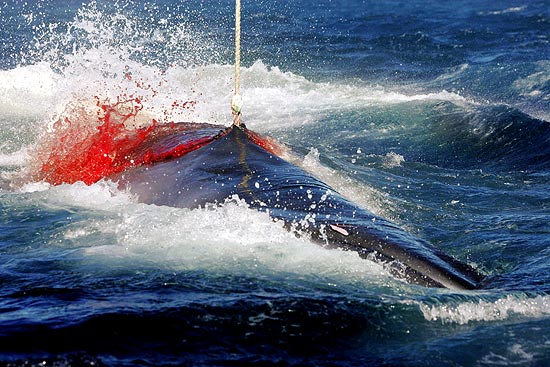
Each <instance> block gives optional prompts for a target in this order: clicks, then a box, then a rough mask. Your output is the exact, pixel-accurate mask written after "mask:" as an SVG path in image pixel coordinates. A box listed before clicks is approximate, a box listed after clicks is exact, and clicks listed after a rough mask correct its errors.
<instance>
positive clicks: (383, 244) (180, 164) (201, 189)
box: [109, 124, 482, 289]
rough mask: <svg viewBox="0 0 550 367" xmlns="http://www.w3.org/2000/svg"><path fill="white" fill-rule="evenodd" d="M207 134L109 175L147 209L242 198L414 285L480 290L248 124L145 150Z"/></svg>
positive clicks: (462, 267)
mask: <svg viewBox="0 0 550 367" xmlns="http://www.w3.org/2000/svg"><path fill="white" fill-rule="evenodd" d="M252 134H253V133H252ZM208 135H211V136H213V139H212V141H211V142H209V143H208V144H206V145H203V146H201V147H200V148H198V149H196V150H194V151H191V152H190V153H187V154H185V155H183V156H181V157H179V158H172V159H166V160H163V161H159V162H156V163H153V164H148V165H141V166H137V167H132V168H129V169H126V170H125V171H123V172H121V173H118V174H115V175H113V176H111V177H109V178H110V179H111V180H114V181H117V182H119V184H120V186H121V187H122V188H125V189H127V190H129V191H130V192H131V193H133V194H135V195H136V196H137V198H138V200H139V201H140V202H143V203H148V204H156V205H167V206H172V207H182V208H197V207H200V206H204V205H205V204H207V203H223V202H224V201H225V199H226V198H228V197H231V196H233V195H238V196H239V198H241V199H244V200H246V202H247V203H248V204H249V205H250V207H252V208H255V209H258V210H261V211H266V212H268V213H269V215H270V216H271V217H272V218H273V219H275V220H282V221H284V223H285V226H286V227H287V228H289V229H292V230H293V231H296V233H298V234H300V233H301V234H304V233H305V234H307V235H309V236H310V237H311V239H312V240H313V241H316V242H318V243H320V244H322V245H324V246H329V247H337V248H341V249H345V250H353V251H356V252H358V253H359V254H360V255H361V256H362V257H368V258H369V259H374V260H376V261H380V262H383V263H385V264H387V265H388V266H387V267H388V268H389V269H390V270H392V273H394V275H396V276H397V277H399V278H402V279H404V280H406V281H408V282H410V283H414V284H419V285H423V286H428V287H446V288H451V289H475V288H477V287H478V284H479V282H480V281H481V279H482V277H481V276H480V275H479V274H478V273H477V272H476V271H475V270H474V269H473V268H472V267H470V266H468V265H466V264H464V263H462V262H460V261H458V260H456V259H454V258H452V257H450V256H448V255H446V254H444V253H442V252H441V251H439V250H438V249H436V248H434V247H433V246H431V245H430V244H428V243H426V242H425V241H422V240H419V239H418V238H415V237H414V236H412V235H410V234H408V233H407V232H405V231H403V230H402V229H400V228H399V227H398V226H397V225H395V224H394V223H392V222H389V221H388V220H386V219H384V218H381V217H379V216H376V215H374V214H372V213H370V212H369V211H367V210H365V209H363V208H361V207H359V206H357V205H355V204H353V203H352V202H350V201H348V200H346V199H345V198H343V197H342V196H341V195H339V194H338V193H337V192H336V191H335V190H333V189H332V188H330V187H329V186H328V185H327V184H325V183H323V182H322V181H320V180H319V179H317V178H316V177H314V176H313V175H311V174H310V173H307V172H306V171H304V170H303V169H301V168H299V167H297V166H295V165H293V164H291V163H289V162H287V161H285V160H284V159H282V158H280V157H278V156H277V155H276V154H274V153H272V152H270V151H268V150H266V149H264V148H263V147H261V146H260V145H258V144H257V142H255V140H254V139H253V136H252V135H251V132H250V131H249V130H247V129H246V127H244V126H232V127H230V128H227V129H220V127H219V126H215V125H207V124H201V125H197V128H196V129H194V130H188V129H183V130H182V131H181V132H179V133H177V134H173V135H169V136H163V137H161V138H159V139H156V140H155V139H153V140H152V141H151V142H149V146H148V147H145V148H144V149H150V150H152V151H154V152H155V153H158V154H161V153H162V151H163V150H169V149H171V148H172V147H174V146H176V145H178V144H182V143H186V142H188V141H190V140H192V139H193V137H195V136H208Z"/></svg>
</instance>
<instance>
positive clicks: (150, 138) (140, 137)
mask: <svg viewBox="0 0 550 367" xmlns="http://www.w3.org/2000/svg"><path fill="white" fill-rule="evenodd" d="M94 99H95V102H96V103H95V108H86V107H84V105H83V104H81V105H79V106H77V107H72V108H67V109H68V111H67V112H66V113H64V114H63V116H62V117H60V118H59V119H58V120H57V121H56V122H55V123H54V124H53V129H52V131H50V132H48V133H47V134H46V135H45V136H43V137H42V140H41V142H40V143H39V144H38V146H37V148H36V154H33V157H34V158H33V159H35V162H34V164H33V165H32V166H33V167H34V168H33V169H32V174H31V175H32V178H33V179H34V180H43V181H46V182H49V183H51V184H53V185H59V184H63V183H68V184H70V183H74V182H77V181H82V182H84V183H86V184H88V185H89V184H92V183H94V182H97V181H99V180H100V179H102V178H103V177H106V176H109V175H111V174H114V173H117V172H121V171H123V170H125V169H126V168H128V167H130V166H137V165H142V164H151V163H154V162H157V161H160V160H164V159H169V158H174V157H178V156H181V155H184V154H186V153H188V152H190V151H193V150H195V149H198V148H200V147H201V146H203V145H204V144H207V143H209V142H210V141H212V140H213V139H214V138H215V136H216V134H215V133H213V134H211V135H205V134H198V135H197V134H195V135H193V136H191V137H190V139H188V140H184V141H180V142H179V144H176V145H174V146H170V147H164V149H159V148H158V147H156V148H153V146H152V145H153V144H152V143H153V142H154V141H155V140H157V139H159V138H162V137H165V136H167V135H170V134H175V133H177V132H181V131H185V130H187V131H190V130H193V129H197V128H198V127H199V126H201V124H191V123H186V124H185V123H177V124H176V123H173V122H171V123H159V122H158V121H157V120H156V119H154V118H147V117H145V118H141V119H138V114H140V112H141V110H142V108H143V107H142V104H141V101H140V100H139V99H137V98H134V99H126V100H118V101H117V102H115V103H110V102H109V101H101V100H100V99H99V98H98V97H95V98H94ZM181 107H183V108H185V107H186V105H185V104H183V105H182V106H181ZM140 117H142V116H140ZM214 131H215V130H214Z"/></svg>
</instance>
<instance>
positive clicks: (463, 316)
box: [420, 295, 550, 325]
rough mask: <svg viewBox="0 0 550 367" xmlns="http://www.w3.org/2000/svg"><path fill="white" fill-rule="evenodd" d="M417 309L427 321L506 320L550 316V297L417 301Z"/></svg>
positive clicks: (461, 323)
mask: <svg viewBox="0 0 550 367" xmlns="http://www.w3.org/2000/svg"><path fill="white" fill-rule="evenodd" d="M420 310H421V311H422V315H423V316H424V318H425V319H426V320H428V321H441V322H443V323H455V324H460V325H463V324H468V323H470V322H478V321H498V320H505V319H508V318H511V317H513V315H517V316H520V317H528V318H541V317H547V316H548V315H550V296H547V295H537V296H531V297H528V296H525V295H507V296H504V297H501V298H498V299H496V300H484V299H477V300H475V301H474V300H470V301H462V302H457V303H456V302H452V303H450V302H449V303H445V304H442V305H429V304H420Z"/></svg>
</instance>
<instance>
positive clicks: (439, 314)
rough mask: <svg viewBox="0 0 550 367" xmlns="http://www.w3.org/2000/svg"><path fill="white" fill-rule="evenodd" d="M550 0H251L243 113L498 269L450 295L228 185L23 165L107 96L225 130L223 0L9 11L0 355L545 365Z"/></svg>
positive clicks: (425, 229) (98, 360)
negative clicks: (144, 182)
mask: <svg viewBox="0 0 550 367" xmlns="http://www.w3.org/2000/svg"><path fill="white" fill-rule="evenodd" d="M549 9H550V3H549V2H548V1H545V0H533V1H526V0H523V1H520V0H504V1H498V2H484V1H481V2H480V1H470V0H457V1H448V2H445V1H431V0H426V1H420V0H412V1H406V2H404V1H383V2H382V1H360V0H357V1H330V0H317V1H297V0H296V1H294V0H288V1H249V2H247V1H243V5H242V33H243V35H242V37H243V39H242V52H243V68H242V81H241V88H242V95H243V99H244V108H243V121H244V122H245V123H246V124H247V126H248V127H249V128H251V129H252V130H255V131H258V132H261V133H264V134H267V135H270V136H272V137H275V138H276V139H278V140H279V141H280V142H281V143H283V144H285V145H286V146H287V147H289V149H291V150H292V152H293V154H292V158H291V159H292V160H293V163H295V164H297V165H300V166H301V167H303V168H305V169H306V170H308V171H310V172H312V173H313V174H315V175H317V176H318V177H319V178H321V179H322V180H323V181H325V182H327V183H328V184H330V185H331V186H332V187H333V188H334V189H335V190H336V191H338V192H340V193H341V194H342V195H343V196H345V197H347V198H348V199H350V200H352V201H353V202H355V203H357V204H359V205H361V206H363V207H365V208H366V209H368V210H370V211H372V212H374V213H375V214H377V215H380V216H383V217H386V218H388V219H390V220H392V221H394V222H396V223H397V224H399V225H400V226H401V227H402V228H404V229H405V230H406V231H409V232H411V233H413V234H414V235H415V236H418V237H420V238H423V239H425V240H427V241H429V242H431V243H432V244H433V245H434V246H436V247H437V248H439V249H441V250H443V251H444V252H446V253H448V254H450V255H452V256H454V257H456V258H458V259H460V260H461V261H463V262H466V263H468V264H470V265H472V266H473V267H475V268H476V269H478V271H480V272H481V273H483V274H484V275H485V276H486V277H487V280H486V282H485V284H484V287H483V288H482V289H480V290H476V291H449V290H444V289H428V288H424V287H420V286H413V285H409V284H406V283H403V282H402V281H400V280H398V279H395V278H393V277H392V276H391V275H390V274H388V273H387V272H386V271H385V270H384V268H383V267H382V266H380V265H379V264H376V263H373V262H370V261H368V260H363V259H360V258H359V256H358V255H357V254H355V253H353V252H345V251H340V250H334V249H326V248H323V247H320V246H318V245H316V244H313V243H311V242H309V241H308V240H307V239H305V238H297V237H296V236H295V235H294V234H292V233H289V232H288V231H287V230H286V229H284V228H283V226H282V224H281V223H277V222H273V221H272V220H271V219H270V218H269V217H268V215H267V214H265V213H260V212H257V211H254V210H251V209H250V208H248V206H247V203H246V202H244V201H243V200H241V199H240V198H238V197H233V198H228V199H227V201H226V202H225V203H223V204H216V205H214V204H213V205H207V206H206V207H201V208H199V209H193V210H191V209H177V208H170V207H160V206H153V205H144V204H140V203H138V202H137V201H136V198H134V197H132V196H131V195H130V194H128V193H127V192H124V191H121V190H119V189H118V188H117V185H116V184H114V183H112V182H109V181H108V180H101V181H99V182H98V183H95V184H92V185H86V184H84V183H82V182H76V183H74V184H63V185H59V186H52V185H50V184H48V183H46V182H41V181H38V182H37V181H33V180H32V179H29V177H32V175H31V176H29V175H28V172H29V171H30V170H32V169H34V168H35V165H34V164H33V163H35V162H36V159H37V157H36V156H35V154H37V152H39V151H40V149H38V147H39V145H40V144H41V142H42V141H43V140H44V137H48V136H51V134H52V131H54V130H55V129H54V126H55V123H56V122H57V121H60V120H63V119H64V118H72V119H73V120H74V117H75V116H74V115H71V113H73V112H74V111H75V109H78V108H82V109H86V108H89V107H90V106H93V101H94V100H97V99H101V100H110V101H116V100H120V99H124V98H139V100H140V102H141V105H142V107H143V110H142V111H141V113H142V114H143V115H145V116H152V117H154V118H155V119H157V120H158V121H159V122H161V123H168V122H170V121H193V122H208V123H216V124H219V125H220V126H227V125H228V124H229V123H230V122H231V112H230V108H229V107H230V100H231V96H232V94H233V83H234V74H233V73H234V68H233V52H234V49H233V42H234V41H233V11H234V4H233V2H232V1H222V0H214V1H184V2H180V1H173V0H166V1H148V2H130V1H115V2H112V1H103V0H96V1H63V2H61V1H55V0H45V1H39V2H26V1H14V0H10V1H8V2H4V3H2V4H0V19H1V21H2V27H1V29H0V39H1V42H0V361H1V362H0V364H1V365H9V366H49V365H55V366H80V365H90V366H91V365H95V366H97V365H108V366H161V365H193V366H221V365H231V366H245V365H256V366H272V365H273V366H275V365H276V366H286V365H305V366H369V365H373V366H379V365H387V366H419V365H422V366H425V365H433V366H494V365H498V366H502V365H505V366H506V365H514V366H517V365H519V366H545V365H548V364H549V363H550V256H549V255H550V225H549V223H550V193H549V185H550V124H549V121H550V39H549V37H550V10H549ZM186 102H187V104H186ZM182 106H185V107H182ZM79 123H80V124H84V125H85V124H87V123H90V124H91V123H97V121H91V120H89V121H88V120H82V121H79ZM81 126H82V125H81Z"/></svg>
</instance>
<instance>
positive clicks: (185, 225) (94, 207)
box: [23, 182, 399, 286]
mask: <svg viewBox="0 0 550 367" xmlns="http://www.w3.org/2000/svg"><path fill="white" fill-rule="evenodd" d="M23 191H24V192H26V193H28V194H29V195H31V196H30V198H31V200H32V201H33V202H35V203H41V205H44V206H46V207H48V208H50V209H51V208H57V207H59V208H64V210H67V208H74V207H75V206H76V207H81V208H85V209H87V211H82V210H79V212H80V213H86V212H87V213H88V214H83V215H90V218H89V219H87V220H77V221H76V222H74V223H70V224H68V225H67V226H66V227H65V228H64V229H63V238H64V239H65V241H59V237H58V236H55V238H53V239H52V241H53V242H52V245H54V246H65V247H68V248H73V247H76V248H78V249H79V251H80V253H81V255H82V260H83V261H84V263H86V264H87V266H89V265H90V264H94V265H93V266H103V265H107V266H110V265H109V264H111V263H112V262H113V261H115V262H117V267H118V268H120V267H121V266H122V267H128V268H134V267H138V268H139V267H140V266H142V265H143V264H148V265H151V264H152V265H153V266H154V267H156V268H159V269H171V270H172V269H173V270H176V271H187V270H202V271H214V272H216V273H222V274H223V273H227V274H247V275H251V276H254V275H258V276H263V275H266V274H267V275H273V274H275V275H276V276H277V277H279V276H283V277H284V276H287V275H289V274H291V276H298V277H300V278H301V277H306V278H311V279H313V281H315V282H317V281H319V282H321V283H331V284H332V285H333V286H337V285H338V284H340V283H342V282H344V283H345V284H350V283H353V284H355V283H361V284H364V285H369V286H373V285H375V286H376V285H378V286H386V285H387V284H388V283H393V282H397V283H399V282H398V281H395V280H394V279H393V278H392V277H391V276H390V275H388V273H387V272H386V271H385V270H384V269H383V268H382V267H381V266H379V265H377V264H375V263H372V262H369V261H365V260H363V259H361V258H360V257H359V256H358V254H357V253H355V252H351V251H350V252H346V251H341V250H335V249H326V248H323V247H322V246H319V245H317V244H314V243H312V242H310V241H309V240H308V239H307V238H297V237H296V236H295V234H293V233H291V232H289V231H287V230H286V229H285V228H283V224H282V223H280V222H274V221H273V220H272V219H271V218H270V217H269V216H268V214H266V213H261V212H258V211H256V210H253V209H250V208H248V206H247V205H246V203H245V202H244V201H242V200H239V199H238V198H232V199H230V200H228V201H227V202H226V203H225V204H223V205H210V206H208V207H205V208H199V209H181V208H172V207H163V206H155V205H145V204H139V203H136V202H135V201H134V200H133V198H132V197H130V196H128V195H127V194H126V193H125V192H121V191H119V190H118V189H117V188H116V187H115V185H114V184H112V183H110V182H100V183H98V184H94V185H91V186H86V185H84V184H81V183H76V184H73V185H61V186H55V187H49V186H46V185H38V184H35V185H29V186H27V187H25V188H24V190H23ZM90 210H91V211H90Z"/></svg>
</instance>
